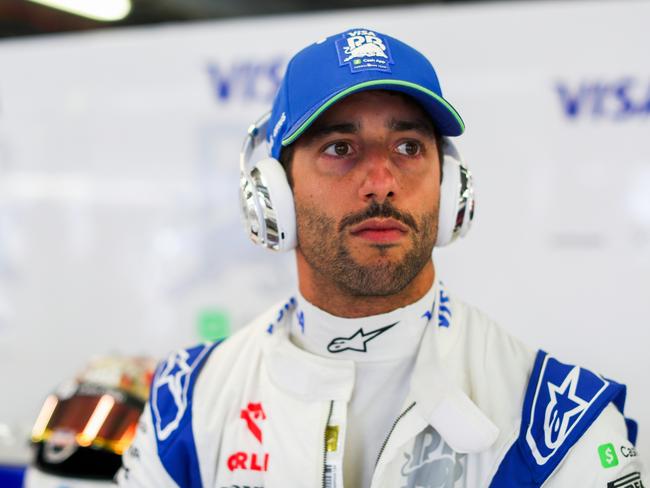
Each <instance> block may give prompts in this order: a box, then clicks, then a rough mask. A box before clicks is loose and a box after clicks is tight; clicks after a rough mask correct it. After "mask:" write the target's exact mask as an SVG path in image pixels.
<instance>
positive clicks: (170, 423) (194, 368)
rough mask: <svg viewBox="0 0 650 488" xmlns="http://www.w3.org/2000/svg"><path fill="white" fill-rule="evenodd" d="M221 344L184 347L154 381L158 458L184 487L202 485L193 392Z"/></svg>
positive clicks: (152, 399) (152, 401)
mask: <svg viewBox="0 0 650 488" xmlns="http://www.w3.org/2000/svg"><path fill="white" fill-rule="evenodd" d="M218 344H219V342H215V343H212V344H203V345H199V346H196V347H193V348H190V349H182V350H180V351H177V352H175V353H173V354H171V355H170V356H169V358H168V359H167V360H166V361H163V362H161V363H160V364H159V365H158V368H157V369H156V374H155V376H154V378H153V382H152V384H151V397H150V398H149V402H150V406H151V415H152V417H153V424H154V427H155V433H156V443H157V447H158V457H159V458H160V461H161V463H162V465H163V466H164V467H165V470H166V471H167V472H168V473H169V475H170V476H171V477H172V479H173V480H174V481H176V483H177V484H178V485H179V486H182V487H183V488H195V487H196V488H200V487H201V486H202V484H201V473H200V470H199V460H198V456H197V453H196V446H195V444H194V434H193V432H192V395H193V392H194V385H195V384H196V379H197V378H198V376H199V372H200V371H201V368H202V367H203V364H204V363H205V360H206V359H207V358H208V356H209V355H210V353H211V352H212V351H213V350H214V348H215V347H216V346H217V345H218Z"/></svg>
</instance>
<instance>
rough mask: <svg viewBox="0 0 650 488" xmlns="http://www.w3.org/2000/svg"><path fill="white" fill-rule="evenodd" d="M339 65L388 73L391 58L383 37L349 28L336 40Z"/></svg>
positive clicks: (391, 62)
mask: <svg viewBox="0 0 650 488" xmlns="http://www.w3.org/2000/svg"><path fill="white" fill-rule="evenodd" d="M336 52H337V53H338V56H339V66H345V65H346V64H347V65H348V66H349V67H350V71H351V72H352V73H356V72H357V71H368V70H376V71H385V72H388V73H390V71H391V70H390V65H391V64H394V63H393V58H392V57H391V55H390V49H389V47H388V41H387V39H386V38H385V37H383V36H381V35H379V34H376V33H374V32H372V31H368V30H350V31H347V32H345V33H344V34H343V35H342V36H341V38H340V39H337V40H336Z"/></svg>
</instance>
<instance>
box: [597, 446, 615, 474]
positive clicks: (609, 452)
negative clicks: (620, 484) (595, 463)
mask: <svg viewBox="0 0 650 488" xmlns="http://www.w3.org/2000/svg"><path fill="white" fill-rule="evenodd" d="M598 457H600V464H601V466H602V467H603V468H613V467H614V466H618V456H617V455H616V449H615V448H614V444H612V443H611V442H610V443H608V444H603V445H602V446H598Z"/></svg>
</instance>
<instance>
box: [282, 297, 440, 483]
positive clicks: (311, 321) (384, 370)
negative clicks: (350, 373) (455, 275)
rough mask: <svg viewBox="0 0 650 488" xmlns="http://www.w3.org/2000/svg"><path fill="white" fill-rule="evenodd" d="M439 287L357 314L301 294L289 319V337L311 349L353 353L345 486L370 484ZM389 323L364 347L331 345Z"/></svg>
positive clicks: (341, 355) (341, 356) (341, 354)
mask: <svg viewBox="0 0 650 488" xmlns="http://www.w3.org/2000/svg"><path fill="white" fill-rule="evenodd" d="M436 288H437V287H435V286H434V287H432V288H431V290H430V291H429V292H428V293H426V294H425V295H424V296H423V297H422V298H421V299H420V300H418V301H417V302H415V303H413V304H411V305H409V306H407V307H404V308H399V309H397V310H394V311H392V312H390V313H385V314H380V315H374V316H370V317H363V318H356V319H347V318H341V317H336V316H334V315H331V314H329V313H327V312H325V311H323V310H321V309H319V308H317V307H315V306H313V305H312V304H311V303H309V302H308V301H307V300H306V299H305V298H304V297H302V296H301V295H300V294H298V306H297V311H296V315H295V318H294V320H292V321H291V324H290V338H291V341H292V342H293V343H294V344H296V345H298V347H300V348H302V349H304V350H305V351H308V352H310V353H312V354H317V355H319V356H323V357H329V358H334V359H349V360H352V361H354V365H355V368H354V371H355V374H354V389H353V391H352V397H351V399H350V402H349V404H348V406H347V413H348V415H347V429H346V431H347V434H346V438H345V448H344V456H343V473H344V474H343V479H344V482H345V486H353V487H359V488H361V487H363V488H366V487H369V486H370V483H371V481H372V474H373V471H374V467H375V462H376V459H377V455H378V454H379V450H380V448H381V445H382V443H383V442H384V440H385V439H386V436H387V435H388V432H389V430H390V428H391V426H392V424H393V422H394V420H395V419H396V418H397V416H398V415H399V414H400V409H401V408H402V405H403V403H404V399H405V398H406V394H407V392H408V386H409V382H410V377H411V372H412V371H413V366H414V364H415V356H416V353H417V350H418V347H419V345H420V340H421V338H422V334H423V332H424V329H425V327H426V326H427V324H428V323H429V318H430V317H431V315H430V314H431V313H433V305H434V296H435V289H436ZM426 312H429V313H430V314H429V315H427V314H426ZM391 324H394V325H392V327H390V329H387V330H385V331H384V332H381V333H380V334H379V335H377V336H375V337H372V338H371V339H370V340H369V341H368V342H366V343H365V344H364V347H363V349H365V350H361V351H360V350H358V349H360V348H357V349H347V350H339V351H336V352H332V351H331V350H330V349H331V348H329V349H328V346H329V345H330V344H332V341H335V340H337V339H339V338H341V337H343V338H349V337H354V336H355V335H356V336H357V337H360V336H362V334H360V333H359V331H363V333H365V334H371V332H372V331H378V330H381V329H382V328H383V327H387V326H389V325H391ZM368 337H371V335H366V338H368ZM354 345H357V346H360V345H361V343H358V344H357V343H355V344H354Z"/></svg>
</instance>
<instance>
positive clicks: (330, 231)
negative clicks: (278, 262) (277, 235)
mask: <svg viewBox="0 0 650 488" xmlns="http://www.w3.org/2000/svg"><path fill="white" fill-rule="evenodd" d="M296 224H297V231H298V246H299V248H300V250H301V252H302V254H303V256H304V258H305V260H306V261H307V263H308V264H309V266H310V267H311V268H312V269H313V270H314V271H316V272H317V273H318V274H319V275H320V278H321V279H326V280H328V281H331V282H332V283H333V284H335V285H336V286H337V287H338V288H339V289H340V290H342V291H344V292H345V293H347V294H349V295H352V296H387V295H392V294H395V293H398V292H399V291H401V290H403V289H404V288H405V287H406V286H407V285H408V284H409V283H410V282H411V281H412V280H413V278H415V276H416V275H417V274H418V273H419V272H420V271H421V270H422V268H423V267H424V266H425V265H426V263H427V262H428V261H429V259H431V253H432V251H433V245H434V242H435V236H436V232H437V224H438V221H437V209H435V210H434V211H433V212H431V213H427V214H424V215H423V216H422V217H421V218H420V219H419V220H418V222H417V226H416V227H417V228H418V229H419V230H418V231H415V230H412V232H411V234H410V246H409V248H408V249H407V250H406V251H405V252H404V254H403V256H402V257H401V258H397V259H391V256H390V253H391V248H392V247H394V246H392V245H375V246H372V247H374V248H375V252H376V253H377V255H378V259H376V260H374V262H373V263H372V264H362V263H359V262H358V261H357V260H356V259H355V258H354V257H353V256H352V253H351V250H350V248H349V244H348V243H347V242H346V238H347V234H346V233H345V230H344V229H343V230H339V225H338V222H337V221H336V220H335V219H334V218H332V217H329V216H327V215H325V214H324V213H323V212H321V211H320V210H319V209H317V208H316V207H313V206H308V205H304V204H302V205H301V204H296Z"/></svg>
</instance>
